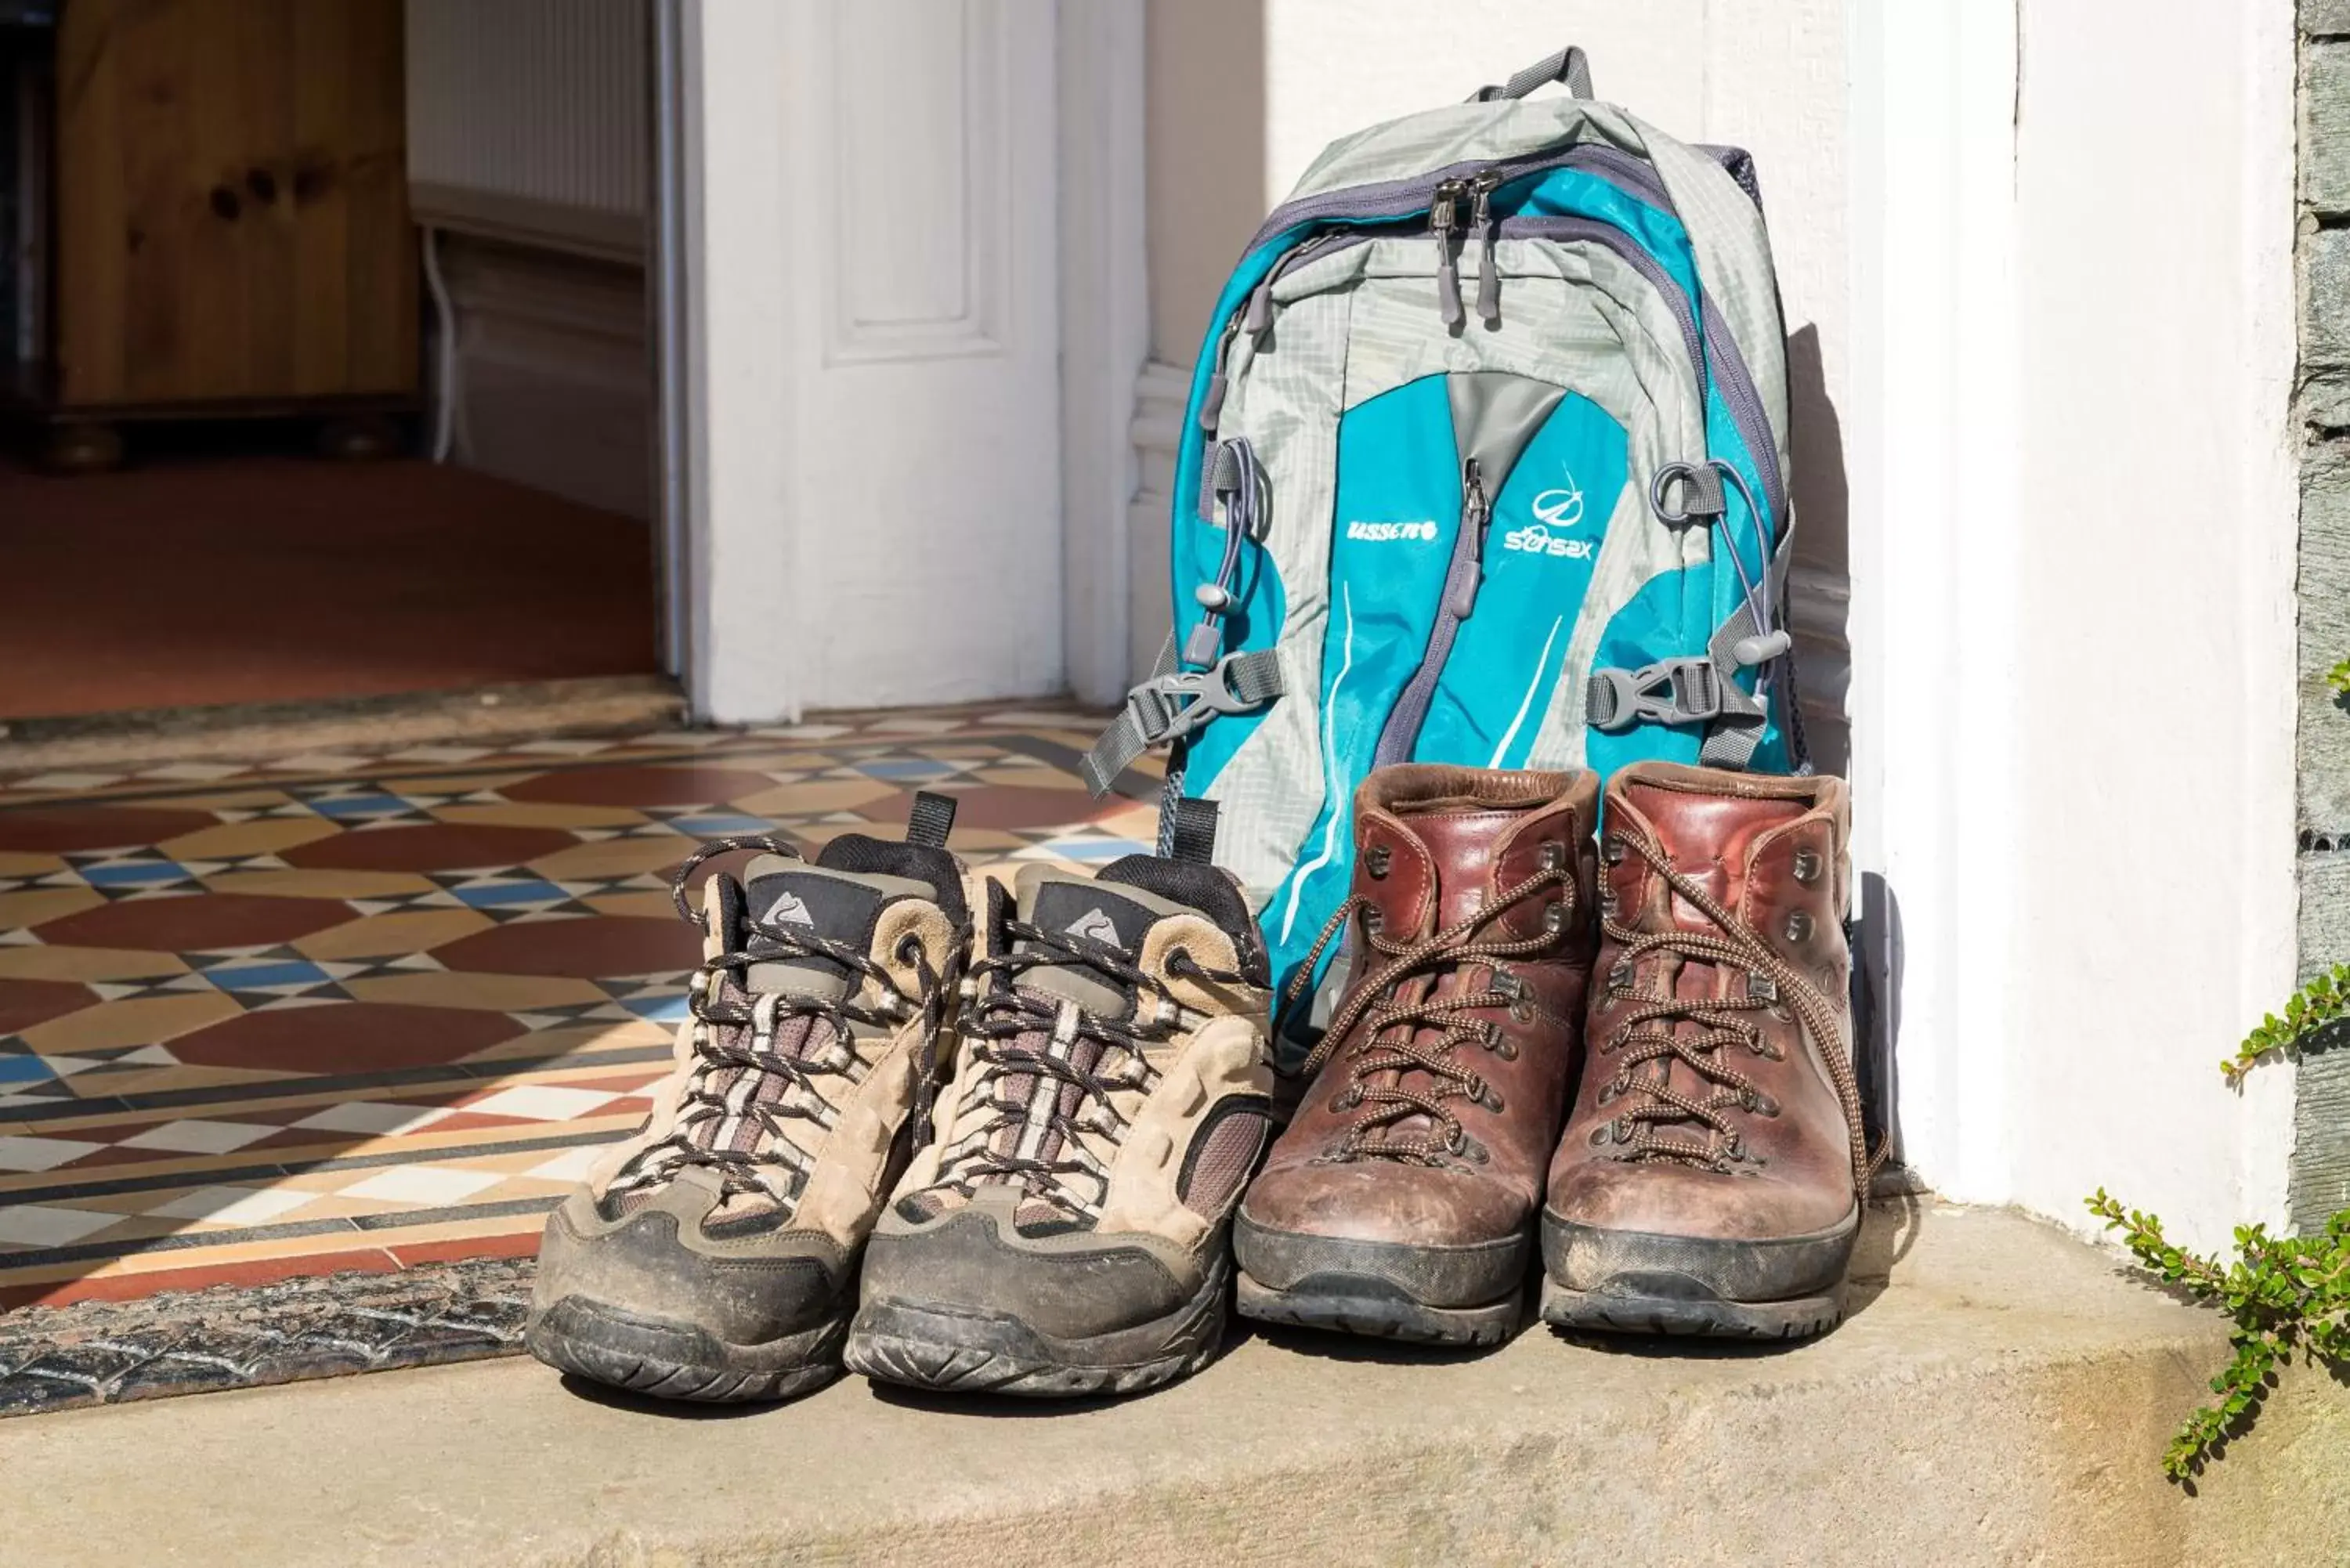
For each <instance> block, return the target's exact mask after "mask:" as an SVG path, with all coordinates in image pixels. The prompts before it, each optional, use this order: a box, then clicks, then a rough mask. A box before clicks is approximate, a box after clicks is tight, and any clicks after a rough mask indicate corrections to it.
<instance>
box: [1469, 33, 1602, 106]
mask: <svg viewBox="0 0 2350 1568" xmlns="http://www.w3.org/2000/svg"><path fill="white" fill-rule="evenodd" d="M1552 82H1565V84H1566V90H1567V91H1569V92H1571V93H1573V94H1574V95H1575V97H1577V98H1579V99H1589V98H1590V97H1591V57H1590V56H1588V55H1586V54H1585V53H1584V52H1583V50H1582V48H1581V47H1580V46H1578V45H1575V44H1569V45H1568V46H1567V47H1565V48H1563V49H1561V50H1560V51H1559V52H1558V53H1556V54H1555V55H1553V56H1551V57H1549V58H1548V59H1544V60H1537V61H1535V62H1534V64H1533V65H1530V66H1528V67H1526V68H1525V69H1524V70H1522V71H1520V72H1519V73H1518V74H1517V75H1516V76H1513V77H1512V78H1510V79H1509V80H1508V81H1505V82H1503V83H1502V84H1501V85H1500V86H1499V87H1482V88H1478V89H1477V91H1476V94H1475V95H1474V96H1473V97H1471V99H1470V100H1469V101H1470V102H1471V103H1492V101H1493V100H1494V99H1503V98H1524V97H1525V96H1526V95H1527V94H1529V93H1531V92H1533V91H1534V89H1535V88H1539V87H1546V86H1548V85H1549V84H1550V83H1552Z"/></svg>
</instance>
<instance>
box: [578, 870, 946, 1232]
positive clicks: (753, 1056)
mask: <svg viewBox="0 0 2350 1568" xmlns="http://www.w3.org/2000/svg"><path fill="white" fill-rule="evenodd" d="M736 850H765V851H767V852H769V853H772V854H778V855H783V856H786V857H790V858H793V859H797V858H799V856H798V852H797V851H796V850H795V849H793V848H792V847H790V846H787V845H784V844H779V843H777V842H776V841H775V840H774V839H769V838H723V839H718V840H715V841H713V842H712V843H709V844H705V845H703V846H702V847H701V848H700V849H698V850H696V851H695V852H694V854H693V856H692V857H691V858H690V859H689V860H687V861H686V863H685V864H684V865H683V866H681V867H679V868H678V872H677V875H676V876H675V877H672V878H671V882H670V894H671V898H672V899H673V901H674V902H675V903H676V905H677V910H678V915H679V917H680V918H681V919H684V920H685V921H686V922H687V923H688V924H690V925H693V926H697V927H700V926H702V925H703V921H702V919H701V918H700V917H699V916H697V915H696V914H695V913H694V912H693V909H692V905H691V902H690V901H689V899H688V898H687V896H686V885H687V881H688V879H689V878H691V877H692V875H693V873H694V871H695V869H696V868H698V867H700V866H701V865H702V863H703V862H704V861H706V860H709V859H711V858H712V857H715V856H719V855H723V854H727V853H730V852H732V851H736ZM743 924H744V929H745V937H746V940H745V941H744V942H743V944H742V945H740V946H737V947H730V948H729V949H728V950H725V951H723V952H720V953H717V954H714V955H712V956H711V957H710V958H707V959H705V960H704V961H702V965H701V967H700V968H699V969H697V970H696V971H694V973H693V976H692V978H691V980H690V981H688V982H687V988H686V998H687V1002H686V1004H687V1006H688V1008H689V1009H690V1010H691V1012H692V1014H693V1034H692V1047H693V1053H694V1056H695V1058H696V1061H695V1064H694V1067H693V1071H692V1074H691V1076H690V1077H689V1078H688V1079H687V1081H686V1085H685V1090H684V1093H683V1095H682V1096H681V1097H680V1099H679V1102H678V1112H677V1122H676V1125H675V1126H674V1127H673V1128H672V1129H671V1132H670V1134H669V1136H668V1137H665V1138H663V1139H661V1140H660V1142H658V1143H654V1144H651V1145H649V1146H648V1147H645V1148H644V1149H642V1150H640V1151H639V1153H638V1154H637V1155H636V1156H635V1158H632V1159H630V1160H629V1163H628V1164H627V1165H625V1166H623V1167H622V1168H621V1169H620V1172H619V1175H618V1176H616V1177H615V1178H614V1179H613V1180H612V1183H611V1186H610V1188H609V1189H608V1190H609V1193H610V1194H612V1195H618V1194H620V1193H624V1192H627V1191H629V1190H633V1189H641V1188H648V1187H651V1186H655V1185H658V1184H660V1183H661V1182H664V1181H667V1180H670V1179H672V1178H674V1177H675V1176H677V1175H678V1174H679V1173H680V1172H681V1171H682V1170H684V1169H685V1168H688V1167H692V1166H703V1167H707V1168H712V1169H714V1170H716V1171H718V1172H719V1173H720V1177H721V1182H720V1192H721V1197H722V1199H723V1198H724V1197H728V1196H732V1195H733V1194H735V1193H739V1192H758V1193H762V1194H764V1195H765V1196H767V1197H769V1198H772V1199H775V1201H776V1202H777V1203H778V1204H785V1205H788V1204H789V1203H791V1202H792V1201H793V1200H794V1199H796V1197H797V1196H798V1194H799V1191H800V1189H801V1188H802V1187H804V1186H805V1185H806V1180H807V1177H808V1173H809V1172H810V1170H811V1169H813V1168H814V1166H815V1163H816V1161H815V1157H814V1155H813V1154H812V1153H811V1152H810V1150H809V1148H808V1147H807V1146H806V1144H805V1143H803V1142H802V1141H801V1138H800V1137H797V1136H795V1129H794V1128H792V1127H787V1126H786V1124H787V1123H806V1124H810V1125H812V1126H813V1127H815V1128H816V1129H817V1130H819V1131H828V1130H829V1129H830V1128H831V1127H832V1126H833V1124H834V1121H835V1120H836V1118H837V1116H838V1114H839V1102H838V1101H837V1099H835V1098H833V1097H831V1096H827V1093H826V1085H827V1082H830V1081H837V1082H838V1083H839V1084H840V1085H843V1086H845V1087H847V1088H854V1087H855V1086H856V1085H858V1084H859V1083H862V1082H863V1081H864V1078H865V1075H866V1073H867V1072H868V1069H869V1064H868V1063H867V1062H866V1060H865V1058H864V1057H863V1056H862V1055H861V1054H859V1053H858V1050H857V1048H856V1044H855V1041H854V1037H853V1035H852V1033H851V1025H853V1024H859V1023H862V1024H867V1025H871V1026H880V1027H891V1028H894V1027H895V1026H897V1025H899V1024H901V1023H904V1022H905V1021H906V1020H908V1019H909V1018H913V1017H917V1016H919V1017H920V1018H921V1019H922V1021H923V1025H924V1038H925V1039H926V1040H931V1041H935V1040H936V1038H937V1035H938V1029H939V1025H940V1023H941V1022H942V1020H943V1015H944V1011H945V998H946V997H948V996H949V995H951V993H952V991H953V984H952V982H953V981H954V978H955V977H954V975H953V974H952V973H951V972H941V971H936V970H933V969H932V968H931V961H930V955H929V953H928V951H927V950H925V949H924V948H923V946H922V943H921V941H920V939H919V938H917V937H915V936H914V935H913V934H912V933H911V932H909V933H908V934H907V936H906V938H905V940H904V941H903V942H902V943H901V944H900V945H899V950H898V953H897V955H896V956H897V958H898V960H899V962H901V963H908V964H910V965H911V966H912V967H913V969H914V971H915V973H916V981H915V985H914V987H913V989H912V990H908V989H907V988H906V987H904V986H903V985H901V984H899V981H898V980H897V978H896V977H895V976H893V975H892V974H891V973H890V972H889V970H888V969H887V968H885V967H884V966H883V965H881V964H879V963H877V962H876V961H874V960H873V957H872V955H871V954H869V953H868V952H866V951H863V950H860V949H858V948H855V947H852V946H850V945H849V944H848V943H847V942H840V941H835V940H831V939H830V938H827V937H825V936H822V935H819V934H818V933H817V932H816V931H814V930H812V929H809V928H808V927H806V926H802V925H797V924H794V923H786V922H775V923H767V922H763V921H759V920H752V919H746V920H745V921H744V922H743ZM749 937H758V938H761V939H764V941H765V942H767V943H770V944H772V946H768V947H763V948H762V949H761V950H759V951H758V952H756V953H753V952H751V951H750V950H749V946H750V944H749V941H748V940H747V938H749ZM794 959H825V960H829V961H832V962H834V963H837V964H839V965H841V966H842V967H843V968H844V969H846V970H847V971H848V973H849V975H850V977H851V979H850V984H849V986H848V988H847V992H846V993H845V994H844V995H842V996H841V997H840V998H839V999H837V1000H830V999H827V998H825V997H821V996H812V995H807V994H804V993H800V992H774V991H769V992H754V991H752V990H751V988H750V984H749V973H750V967H751V966H752V965H753V964H754V963H762V964H764V963H777V962H789V961H792V960H794ZM950 967H951V966H950ZM862 981H872V982H873V984H874V986H875V987H876V988H877V989H878V990H879V992H880V1001H879V1005H878V1006H869V1005H867V1004H866V1003H864V1002H860V1001H859V1000H858V998H860V997H861V996H863V995H864V993H865V987H864V985H863V983H862ZM918 1072H919V1074H920V1078H919V1081H920V1083H921V1084H922V1085H925V1086H926V1087H927V1085H929V1083H930V1082H931V1077H932V1073H931V1071H930V1070H928V1069H927V1068H921V1067H918ZM777 1081H780V1082H781V1084H782V1089H781V1092H780V1093H773V1094H771V1093H769V1092H768V1090H769V1087H770V1085H774V1084H775V1083H776V1082H777ZM745 1131H747V1132H749V1133H751V1134H752V1135H753V1136H752V1137H751V1138H750V1139H749V1140H748V1147H740V1146H742V1145H743V1143H744V1142H745V1140H744V1139H743V1137H742V1136H741V1135H742V1134H743V1132H745Z"/></svg>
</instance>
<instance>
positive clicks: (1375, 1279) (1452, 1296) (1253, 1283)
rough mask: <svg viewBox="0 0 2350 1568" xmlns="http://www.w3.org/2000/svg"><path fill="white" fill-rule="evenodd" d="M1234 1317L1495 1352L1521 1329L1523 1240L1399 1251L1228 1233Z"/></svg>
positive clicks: (1526, 1257) (1260, 1230)
mask: <svg viewBox="0 0 2350 1568" xmlns="http://www.w3.org/2000/svg"><path fill="white" fill-rule="evenodd" d="M1232 1251H1233V1253H1234V1255H1235V1256H1236V1257H1237V1258H1238V1259H1239V1261H1240V1270H1241V1272H1240V1287H1239V1290H1238V1292H1237V1303H1238V1306H1239V1309H1240V1314H1241V1315H1242V1316H1243V1317H1246V1318H1253V1319H1255V1320H1256V1321H1257V1322H1259V1323H1277V1324H1287V1325H1289V1326H1292V1327H1295V1328H1318V1329H1327V1330H1329V1331H1331V1332H1334V1333H1337V1334H1364V1335H1367V1336H1368V1337H1371V1338H1374V1339H1399V1340H1405V1341H1408V1342H1409V1343H1411V1344H1415V1345H1499V1344H1501V1343H1502V1342H1503V1341H1504V1340H1506V1339H1508V1338H1509V1337H1510V1336H1511V1335H1513V1334H1516V1333H1517V1331H1518V1328H1519V1326H1520V1324H1522V1323H1523V1320H1524V1311H1523V1300H1524V1293H1525V1278H1526V1268H1527V1264H1528V1262H1530V1261H1531V1259H1532V1256H1533V1252H1534V1247H1533V1241H1532V1238H1530V1237H1526V1236H1505V1237H1503V1238H1501V1239H1500V1240H1499V1241H1482V1242H1475V1243H1471V1244H1469V1245H1466V1246H1458V1247H1407V1246H1401V1245H1399V1244H1396V1243H1392V1242H1385V1241H1347V1240H1343V1239H1340V1238H1336V1237H1330V1236H1315V1235H1308V1234H1304V1233H1300V1232H1297V1231H1280V1230H1275V1229H1274V1228H1272V1227H1270V1226H1264V1225H1259V1224H1255V1223H1253V1222H1252V1221H1251V1220H1249V1219H1248V1217H1247V1216H1246V1215H1245V1214H1243V1215H1242V1216H1241V1217H1240V1218H1239V1220H1237V1221H1236V1222H1235V1223H1234V1225H1233V1228H1232Z"/></svg>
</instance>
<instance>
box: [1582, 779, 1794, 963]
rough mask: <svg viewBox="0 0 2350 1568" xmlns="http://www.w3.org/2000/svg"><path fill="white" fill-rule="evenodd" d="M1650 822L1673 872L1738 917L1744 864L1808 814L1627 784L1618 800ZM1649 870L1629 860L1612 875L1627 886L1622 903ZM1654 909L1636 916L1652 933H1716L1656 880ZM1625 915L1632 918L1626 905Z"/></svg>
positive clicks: (1772, 803)
mask: <svg viewBox="0 0 2350 1568" xmlns="http://www.w3.org/2000/svg"><path fill="white" fill-rule="evenodd" d="M1620 798H1621V799H1622V800H1623V801H1624V802H1625V803H1626V804H1627V805H1630V806H1631V807H1632V809H1633V810H1635V811H1637V812H1638V813H1639V815H1641V816H1643V817H1645V818H1647V819H1648V825H1649V826H1651V827H1652V828H1654V829H1655V831H1656V836H1657V841H1658V842H1659V843H1660V844H1662V845H1663V846H1665V848H1666V850H1667V851H1668V852H1669V854H1670V855H1671V857H1672V863H1673V869H1675V870H1676V871H1679V873H1680V874H1681V875H1682V876H1684V877H1688V878H1689V879H1690V881H1692V882H1694V883H1696V884H1697V885H1698V886H1699V887H1700V888H1703V889H1704V890H1705V892H1706V894H1707V896H1708V897H1710V898H1712V899H1713V900H1714V902H1716V903H1718V904H1720V905H1721V906H1722V908H1724V909H1732V910H1734V909H1737V908H1738V903H1739V900H1740V899H1741V898H1742V897H1744V895H1745V891H1746V857H1747V855H1748V852H1749V851H1751V850H1752V848H1753V846H1754V841H1755V840H1756V839H1757V838H1760V837H1761V836H1763V835H1764V834H1766V833H1769V832H1771V831H1773V829H1775V828H1781V827H1784V826H1787V824H1789V823H1791V822H1794V821H1797V820H1799V819H1800V818H1801V817H1802V816H1803V815H1804V813H1805V812H1806V811H1808V810H1809V809H1810V805H1809V803H1808V802H1805V801H1801V800H1757V799H1752V798H1749V797H1746V796H1742V795H1727V794H1696V793H1694V792H1692V791H1690V790H1679V789H1662V788H1659V787H1658V786H1657V785H1655V784H1648V783H1644V782H1641V781H1638V780H1635V781H1632V782H1630V783H1627V784H1626V785H1625V786H1624V789H1623V792H1622V795H1621V797H1620ZM1647 873H1648V865H1647V863H1646V862H1645V861H1642V860H1641V859H1640V858H1639V857H1638V856H1627V857H1626V858H1625V860H1624V863H1623V864H1622V865H1620V866H1617V867H1614V868H1613V874H1614V875H1615V876H1616V877H1620V878H1623V880H1622V881H1619V882H1618V883H1617V897H1618V898H1625V897H1626V896H1627V893H1628V892H1629V891H1630V890H1631V889H1632V888H1637V887H1638V885H1639V883H1640V881H1641V879H1642V878H1643V877H1646V876H1647ZM1648 894H1649V896H1648V905H1647V907H1646V908H1644V909H1639V910H1638V911H1637V912H1638V916H1639V919H1640V922H1641V924H1642V926H1643V927H1645V928H1646V929H1651V930H1655V929H1662V928H1663V927H1665V926H1667V925H1678V926H1679V927H1680V928H1681V929H1684V930H1691V931H1710V930H1712V929H1714V925H1713V922H1712V921H1711V920H1710V919H1707V918H1706V917H1705V915H1704V913H1703V912H1702V911H1700V910H1699V909H1694V908H1692V907H1691V906H1690V904H1689V903H1688V902H1687V901H1686V900H1684V899H1683V898H1681V897H1680V895H1679V894H1678V893H1675V892H1673V891H1672V890H1671V889H1670V888H1668V887H1667V886H1666V885H1665V881H1664V878H1662V877H1658V878H1656V879H1655V880H1654V881H1653V882H1651V884H1650V886H1649V889H1648ZM1629 912H1633V911H1631V910H1630V909H1629V907H1628V905H1627V913H1629Z"/></svg>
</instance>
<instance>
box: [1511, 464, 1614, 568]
mask: <svg viewBox="0 0 2350 1568" xmlns="http://www.w3.org/2000/svg"><path fill="white" fill-rule="evenodd" d="M1582 521H1583V490H1582V487H1581V486H1579V485H1577V484H1576V483H1575V475H1574V474H1572V473H1570V474H1568V475H1567V476H1566V483H1565V484H1563V485H1560V486H1559V487H1558V488H1557V489H1555V490H1545V491H1544V492H1543V493H1541V494H1540V495H1537V496H1535V497H1534V521H1533V522H1531V523H1529V524H1526V525H1525V526H1524V527H1523V528H1513V529H1512V530H1511V531H1510V532H1509V533H1507V534H1504V535H1502V548H1503V549H1504V550H1517V551H1520V552H1523V554H1525V555H1529V556H1564V557H1565V558H1566V559H1568V560H1574V561H1587V560H1589V559H1591V557H1592V556H1594V555H1596V553H1597V546H1596V545H1594V544H1593V543H1592V542H1591V541H1590V540H1588V539H1568V538H1564V537H1561V535H1564V534H1565V531H1566V530H1568V529H1570V528H1572V527H1574V526H1575V524H1578V523H1580V522H1582ZM1554 530H1556V532H1554Z"/></svg>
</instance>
